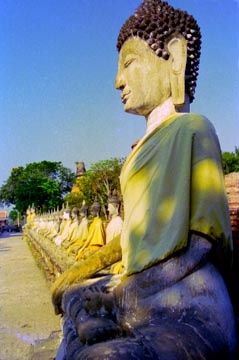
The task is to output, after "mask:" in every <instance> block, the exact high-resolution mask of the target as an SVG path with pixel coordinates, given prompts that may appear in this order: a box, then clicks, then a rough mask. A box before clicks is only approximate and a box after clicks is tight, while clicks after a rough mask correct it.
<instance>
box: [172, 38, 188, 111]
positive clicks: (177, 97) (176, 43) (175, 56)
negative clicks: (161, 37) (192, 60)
mask: <svg viewBox="0 0 239 360" xmlns="http://www.w3.org/2000/svg"><path fill="white" fill-rule="evenodd" d="M168 51H169V53H170V58H169V61H170V62H171V69H170V82H171V90H172V99H173V103H174V105H175V106H180V105H183V104H184V102H185V69H186V63H187V43H186V40H185V39H184V37H183V36H181V35H174V36H173V37H172V38H171V39H170V41H169V42H168Z"/></svg>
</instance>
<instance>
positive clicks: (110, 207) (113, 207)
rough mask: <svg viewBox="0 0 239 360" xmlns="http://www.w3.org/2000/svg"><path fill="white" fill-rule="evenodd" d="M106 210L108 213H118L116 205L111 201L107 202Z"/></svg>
mask: <svg viewBox="0 0 239 360" xmlns="http://www.w3.org/2000/svg"><path fill="white" fill-rule="evenodd" d="M108 212H109V215H117V214H118V207H117V206H116V205H113V204H111V203H109V204H108Z"/></svg>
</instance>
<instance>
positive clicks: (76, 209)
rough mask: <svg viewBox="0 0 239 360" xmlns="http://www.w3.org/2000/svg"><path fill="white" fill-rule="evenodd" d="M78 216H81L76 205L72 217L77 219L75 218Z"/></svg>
mask: <svg viewBox="0 0 239 360" xmlns="http://www.w3.org/2000/svg"><path fill="white" fill-rule="evenodd" d="M78 217H79V209H78V208H76V207H74V208H73V209H72V210H71V218H72V219H73V220H75V219H78Z"/></svg>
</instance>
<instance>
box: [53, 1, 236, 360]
mask: <svg viewBox="0 0 239 360" xmlns="http://www.w3.org/2000/svg"><path fill="white" fill-rule="evenodd" d="M117 48H118V51H119V60H118V72H117V76H116V80H115V86H116V88H117V89H118V90H120V91H121V99H122V102H123V106H124V110H125V111H126V112H128V113H131V114H135V115H141V116H143V117H144V118H145V121H146V133H145V135H144V136H143V137H142V138H141V140H140V141H139V142H138V143H137V144H136V146H135V147H134V148H133V150H132V152H131V153H130V154H129V156H128V158H127V160H126V162H125V164H124V166H123V169H122V172H121V175H120V182H121V191H122V196H123V202H124V223H123V229H122V233H121V236H120V238H116V239H113V240H112V241H110V242H109V243H108V244H106V245H105V246H104V247H102V248H101V249H99V250H98V251H97V252H96V253H95V254H93V255H92V256H90V257H87V258H86V259H85V260H84V261H80V262H79V263H78V264H74V265H73V266H72V267H71V268H70V269H69V270H67V271H66V272H65V273H63V274H62V275H61V276H60V277H59V278H58V279H57V280H56V282H55V284H54V285H53V287H52V297H53V303H54V306H55V309H56V313H57V312H61V313H64V314H66V315H67V316H71V315H70V314H71V306H70V303H69V302H68V303H67V305H68V308H67V306H66V305H65V306H63V305H64V302H63V303H62V302H61V300H62V295H63V294H64V297H63V300H66V299H67V296H68V294H69V296H70V295H71V294H72V293H71V287H70V285H72V284H76V285H75V287H72V291H73V290H75V294H76V296H78V298H77V299H79V307H78V312H77V318H76V320H75V321H76V329H77V333H78V335H79V339H80V340H79V343H78V344H79V347H78V349H77V351H75V356H76V358H81V359H86V358H87V359H106V358H107V359H108V360H116V359H127V360H128V359H167V360H168V359H170V360H171V359H188V360H189V359H198V360H199V359H201V360H202V359H232V358H233V354H234V352H235V348H236V341H237V338H236V326H235V317H234V312H233V307H232V303H231V299H230V295H229V293H228V289H227V286H226V283H227V277H228V275H230V265H231V260H232V234H231V224H230V217H229V210H228V204H227V196H226V191H225V185H224V176H223V169H222V161H221V150H220V144H219V140H218V137H217V135H216V131H215V129H214V126H213V125H212V123H211V122H210V121H209V120H208V119H207V118H206V117H205V116H203V115H200V114H197V113H191V112H190V103H191V102H192V101H193V100H194V94H195V87H196V81H197V76H198V69H199V60H200V48H201V32H200V28H199V26H198V24H197V21H196V20H195V19H194V17H193V16H192V15H189V14H188V13H187V12H185V11H182V10H180V9H175V8H173V7H172V6H170V5H169V4H168V3H167V2H165V1H161V0H144V1H143V2H142V4H141V5H139V7H138V8H137V9H136V11H135V13H134V14H133V15H132V16H130V18H129V19H128V20H127V21H126V23H125V24H124V25H123V27H122V28H121V30H120V34H119V37H118V42H117ZM119 258H121V259H122V263H123V273H122V274H119V275H111V276H108V277H106V278H105V279H104V283H103V284H102V279H100V280H99V279H94V280H95V282H94V285H91V281H92V279H90V281H88V282H83V280H84V279H86V278H90V277H91V276H93V275H94V274H95V273H96V272H97V271H99V270H101V269H102V268H104V267H105V266H108V265H109V263H113V262H115V261H117V260H119ZM97 284H98V285H97ZM96 289H97V291H95V290H96ZM109 303H110V304H111V305H110V306H109ZM106 304H108V306H107V309H109V310H108V311H106ZM75 306H76V304H75V303H74V307H75ZM68 310H69V312H68ZM81 319H84V321H81ZM102 319H104V322H103V321H102ZM103 323H104V325H100V324H103ZM114 325H115V326H114ZM107 326H110V329H113V328H114V329H115V330H116V331H115V332H113V331H108V332H107ZM102 333H103V335H104V336H102V335H101V334H102Z"/></svg>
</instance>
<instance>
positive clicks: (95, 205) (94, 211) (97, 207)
mask: <svg viewBox="0 0 239 360" xmlns="http://www.w3.org/2000/svg"><path fill="white" fill-rule="evenodd" d="M90 213H91V215H92V216H93V217H98V216H99V215H100V204H99V202H98V199H97V196H96V197H95V201H94V202H93V204H92V205H91V208H90Z"/></svg>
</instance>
